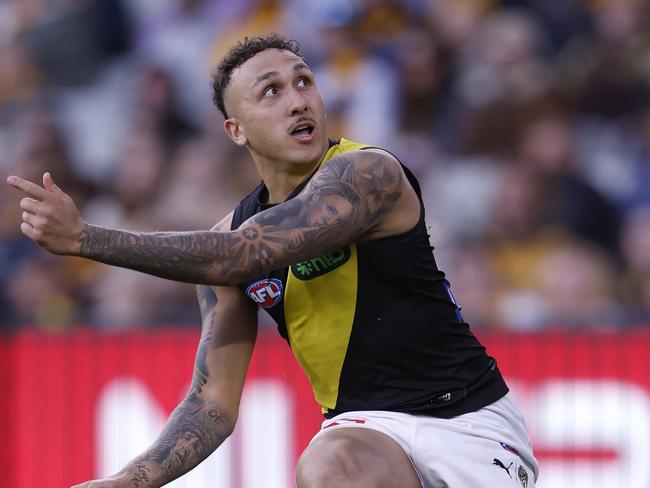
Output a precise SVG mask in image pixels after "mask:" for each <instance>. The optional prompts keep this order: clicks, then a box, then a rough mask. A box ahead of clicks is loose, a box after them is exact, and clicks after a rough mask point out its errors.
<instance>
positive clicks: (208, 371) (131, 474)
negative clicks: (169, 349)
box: [73, 285, 257, 488]
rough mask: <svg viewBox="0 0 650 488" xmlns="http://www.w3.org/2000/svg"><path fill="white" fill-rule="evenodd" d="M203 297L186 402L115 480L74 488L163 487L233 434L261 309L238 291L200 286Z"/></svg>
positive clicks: (110, 479) (108, 479) (199, 291)
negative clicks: (157, 435)
mask: <svg viewBox="0 0 650 488" xmlns="http://www.w3.org/2000/svg"><path fill="white" fill-rule="evenodd" d="M197 293H198V298H199V305H200V307H201V316H202V321H203V329H202V333H201V340H200V343H199V347H198V351H197V354H196V360H195V364H194V375H193V378H192V384H191V386H190V389H189V391H188V393H187V395H186V397H185V399H184V400H183V401H182V402H181V403H180V404H179V405H178V406H177V407H176V409H175V410H174V412H173V413H172V415H171V416H170V417H169V420H167V423H166V424H165V427H164V429H163V431H162V432H161V434H160V436H159V437H158V439H157V440H156V441H155V442H154V444H153V445H152V446H151V447H150V448H149V449H148V450H147V451H146V452H144V453H143V454H142V455H140V456H138V457H137V458H136V459H134V460H133V461H131V462H130V463H128V464H127V465H126V466H125V467H124V469H122V471H120V472H119V473H117V474H116V475H115V476H112V477H110V478H107V479H104V480H96V481H91V482H86V483H83V484H81V485H77V486H75V487H73V488H94V487H97V488H100V487H101V488H114V487H115V488H145V487H146V488H149V487H158V486H162V485H164V484H166V483H168V482H170V481H172V480H174V479H176V478H178V477H179V476H181V475H183V474H184V473H186V472H187V471H189V470H191V469H192V468H194V467H195V466H196V465H198V464H199V463H200V462H201V461H203V460H204V459H205V458H206V457H208V456H209V455H210V454H211V453H212V452H213V451H214V450H215V449H216V448H217V447H219V446H220V445H221V444H222V443H223V441H224V440H225V439H226V438H227V437H228V436H229V435H230V434H231V432H232V430H233V428H234V426H235V422H236V420H237V413H238V410H239V400H240V398H241V393H242V389H243V385H244V380H245V377H246V371H247V368H248V364H249V361H250V356H251V352H252V350H253V345H254V343H255V337H256V333H257V314H256V309H255V307H254V306H253V305H252V304H251V303H249V302H248V301H247V299H246V298H245V297H244V295H243V294H242V293H241V291H240V290H239V289H237V288H217V289H216V292H215V290H213V289H212V288H211V287H209V286H205V285H199V286H198V287H197ZM217 296H218V297H219V299H218V300H217Z"/></svg>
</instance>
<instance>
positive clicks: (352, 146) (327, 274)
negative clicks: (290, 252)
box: [284, 139, 367, 412]
mask: <svg viewBox="0 0 650 488" xmlns="http://www.w3.org/2000/svg"><path fill="white" fill-rule="evenodd" d="M363 147H367V145H366V144H360V143H357V142H352V141H348V140H346V139H341V141H340V142H339V143H338V144H337V145H335V146H332V147H331V148H330V149H329V151H327V153H326V154H325V156H324V158H323V162H322V164H327V161H329V160H330V159H332V158H333V157H334V156H336V155H337V154H341V153H344V152H348V151H355V150H358V149H361V148H363ZM356 301H357V248H356V245H355V244H351V245H350V246H348V247H346V248H344V249H341V250H337V251H333V252H330V253H328V254H327V255H325V256H321V257H319V258H315V259H310V260H307V261H303V262H301V263H296V264H295V265H292V266H291V267H290V268H289V274H288V278H287V284H286V288H285V295H284V317H285V321H286V324H287V332H288V334H289V341H290V343H291V349H292V351H293V354H294V355H295V356H296V358H297V359H298V361H299V362H300V364H301V366H302V367H303V369H304V370H305V373H307V376H308V377H309V381H310V382H311V385H312V388H313V390H314V396H315V397H316V401H317V402H318V403H319V404H320V405H321V407H322V408H323V411H324V412H326V411H327V410H328V409H333V408H335V407H336V400H337V398H338V391H339V378H340V376H341V368H342V367H343V360H344V359H345V354H346V352H347V349H348V342H349V340H350V333H351V331H352V323H353V321H354V313H355V309H356Z"/></svg>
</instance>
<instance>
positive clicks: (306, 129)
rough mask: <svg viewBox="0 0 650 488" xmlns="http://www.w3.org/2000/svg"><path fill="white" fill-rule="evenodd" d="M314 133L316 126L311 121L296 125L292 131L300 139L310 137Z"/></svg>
mask: <svg viewBox="0 0 650 488" xmlns="http://www.w3.org/2000/svg"><path fill="white" fill-rule="evenodd" d="M313 133H314V126H313V124H311V123H309V122H305V123H302V124H298V125H296V127H294V128H293V130H292V131H291V135H292V136H294V137H296V138H298V139H304V140H306V139H310V138H311V135H312V134H313Z"/></svg>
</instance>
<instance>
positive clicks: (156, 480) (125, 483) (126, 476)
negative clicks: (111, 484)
mask: <svg viewBox="0 0 650 488" xmlns="http://www.w3.org/2000/svg"><path fill="white" fill-rule="evenodd" d="M161 474H162V472H161V470H160V467H158V466H155V467H154V466H152V465H151V463H150V462H146V461H139V462H133V463H130V464H128V465H127V466H125V467H124V469H123V470H122V471H120V472H119V473H117V474H116V475H115V476H114V477H113V478H114V479H115V481H117V482H118V483H119V484H120V486H121V487H123V488H154V487H155V488H157V487H159V486H162V485H163V484H164V483H163V482H162V481H161V480H160V478H161Z"/></svg>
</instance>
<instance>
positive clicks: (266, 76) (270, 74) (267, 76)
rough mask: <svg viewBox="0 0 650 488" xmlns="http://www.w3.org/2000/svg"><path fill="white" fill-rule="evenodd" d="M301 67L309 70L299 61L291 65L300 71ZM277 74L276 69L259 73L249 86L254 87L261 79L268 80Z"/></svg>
mask: <svg viewBox="0 0 650 488" xmlns="http://www.w3.org/2000/svg"><path fill="white" fill-rule="evenodd" d="M302 69H306V70H307V71H311V70H310V69H309V66H307V65H306V64H305V63H302V62H300V63H296V64H294V65H293V70H294V71H300V70H302ZM279 75H280V73H279V72H278V71H267V72H266V73H264V74H261V75H259V76H258V77H257V78H256V79H255V83H253V86H252V87H251V88H255V87H256V86H257V85H259V84H260V83H262V82H263V81H265V80H268V79H270V78H273V77H275V76H279Z"/></svg>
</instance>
